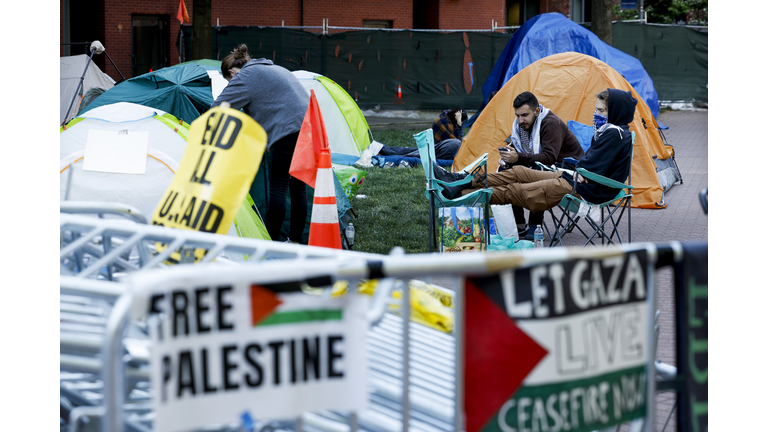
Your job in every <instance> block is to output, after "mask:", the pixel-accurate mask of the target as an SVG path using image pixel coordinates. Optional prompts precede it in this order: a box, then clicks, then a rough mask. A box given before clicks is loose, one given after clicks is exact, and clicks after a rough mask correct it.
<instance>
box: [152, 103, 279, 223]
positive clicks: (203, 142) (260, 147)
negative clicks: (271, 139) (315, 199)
mask: <svg viewBox="0 0 768 432" xmlns="http://www.w3.org/2000/svg"><path fill="white" fill-rule="evenodd" d="M266 143H267V133H266V132H265V131H264V129H263V128H262V127H261V126H260V125H259V124H258V123H257V122H256V121H254V120H253V119H252V118H251V117H250V116H248V115H246V114H244V113H243V112H241V111H238V110H234V109H231V108H223V107H215V108H211V109H210V110H209V111H207V112H206V113H205V114H203V115H202V116H200V117H198V118H197V120H195V121H193V122H192V124H191V126H190V128H189V136H188V137H187V148H186V150H185V151H184V156H183V157H182V159H181V164H180V165H179V170H178V171H177V172H176V175H175V176H174V178H173V181H172V182H171V184H170V185H169V186H168V189H167V190H166V191H165V194H164V195H163V198H162V199H161V200H160V203H159V204H158V206H157V208H156V209H155V213H154V214H153V215H152V224H153V225H162V226H167V227H172V228H182V229H189V230H195V231H203V232H212V233H217V234H226V233H227V231H228V230H229V226H230V225H231V224H232V221H233V220H234V219H235V215H236V213H237V210H238V208H239V207H240V205H241V203H242V202H243V200H244V199H245V195H246V194H247V193H248V188H249V187H250V185H251V182H252V181H253V178H254V176H255V175H256V171H257V170H258V167H259V165H260V164H261V158H262V157H263V155H264V149H265V148H266Z"/></svg>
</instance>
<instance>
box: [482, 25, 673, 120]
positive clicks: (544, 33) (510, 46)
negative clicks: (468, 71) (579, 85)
mask: <svg viewBox="0 0 768 432" xmlns="http://www.w3.org/2000/svg"><path fill="white" fill-rule="evenodd" d="M569 51H573V52H577V53H581V54H587V55H590V56H592V57H595V58H597V59H599V60H601V61H603V62H605V63H607V64H608V65H609V66H611V67H612V68H614V69H615V70H616V71H617V72H619V73H620V74H621V75H622V76H623V77H624V79H626V80H627V81H628V82H629V83H630V84H631V85H632V87H634V89H635V91H636V92H637V93H638V94H639V95H640V97H642V98H643V100H644V101H645V103H646V104H647V105H648V107H649V108H650V109H651V113H653V116H654V117H658V115H659V96H658V94H657V93H656V89H655V88H654V87H653V80H652V79H651V77H650V76H649V75H648V73H647V72H646V71H645V69H644V68H643V65H642V63H640V60H638V59H636V58H634V57H632V56H631V55H629V54H626V53H624V52H622V51H619V50H618V49H616V48H613V47H612V46H610V45H608V44H607V43H605V42H603V41H601V40H600V38H598V37H597V35H595V34H594V33H592V32H591V31H589V30H587V29H585V28H584V27H582V26H580V25H578V24H576V23H575V22H573V21H571V20H569V19H568V18H566V17H565V16H564V15H563V14H560V13H557V12H551V13H546V14H541V15H537V16H535V17H533V18H531V19H530V20H528V21H526V22H525V24H523V25H522V26H521V27H520V28H519V29H518V30H517V31H516V32H515V34H514V35H513V36H512V39H510V40H509V42H508V43H507V46H506V47H505V48H504V51H503V52H502V53H501V56H500V57H499V60H498V61H497V62H496V65H495V66H494V67H493V70H492V71H491V73H490V75H489V76H488V79H487V80H486V81H485V84H483V105H482V106H481V108H480V110H479V111H478V113H477V114H476V115H475V116H474V117H476V116H477V115H479V114H480V111H482V109H483V108H485V105H487V104H488V98H489V96H490V94H491V92H493V91H498V90H499V89H501V87H503V86H504V84H505V83H506V82H507V81H509V79H510V78H512V77H513V76H514V75H515V74H516V73H518V72H520V71H521V70H523V69H524V68H525V67H526V66H528V65H530V64H531V63H534V62H535V61H537V60H541V59H543V58H544V57H547V56H550V55H553V54H560V53H564V52H569ZM471 120H474V119H471ZM657 121H658V119H657ZM473 122H474V121H468V122H467V123H468V124H472V123H473ZM659 126H660V127H661V128H662V129H666V126H664V125H662V124H661V123H659Z"/></svg>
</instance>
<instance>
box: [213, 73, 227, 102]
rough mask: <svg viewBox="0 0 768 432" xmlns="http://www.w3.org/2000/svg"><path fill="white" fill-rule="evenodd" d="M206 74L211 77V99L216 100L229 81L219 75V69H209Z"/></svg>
mask: <svg viewBox="0 0 768 432" xmlns="http://www.w3.org/2000/svg"><path fill="white" fill-rule="evenodd" d="M208 76H209V77H210V78H211V93H212V94H213V100H216V99H218V97H219V95H220V94H221V92H222V90H224V87H226V86H227V84H229V82H228V81H227V80H226V79H225V78H224V77H223V76H221V72H219V71H215V70H209V71H208Z"/></svg>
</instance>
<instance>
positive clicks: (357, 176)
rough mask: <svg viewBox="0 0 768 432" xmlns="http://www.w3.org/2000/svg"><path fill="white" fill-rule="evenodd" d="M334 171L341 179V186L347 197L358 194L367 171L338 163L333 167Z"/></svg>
mask: <svg viewBox="0 0 768 432" xmlns="http://www.w3.org/2000/svg"><path fill="white" fill-rule="evenodd" d="M333 173H334V174H336V178H338V179H339V183H340V184H341V187H342V188H343V189H344V194H345V195H347V198H350V199H351V198H352V197H354V196H355V194H357V189H358V188H359V187H360V186H361V185H362V184H363V180H365V176H366V174H368V173H367V172H365V171H363V170H359V169H357V168H352V167H345V166H341V165H336V166H334V167H333Z"/></svg>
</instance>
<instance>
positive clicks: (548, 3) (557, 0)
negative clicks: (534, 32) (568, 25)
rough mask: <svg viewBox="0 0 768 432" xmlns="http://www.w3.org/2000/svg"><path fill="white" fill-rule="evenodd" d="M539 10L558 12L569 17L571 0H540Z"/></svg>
mask: <svg viewBox="0 0 768 432" xmlns="http://www.w3.org/2000/svg"><path fill="white" fill-rule="evenodd" d="M539 10H541V11H543V12H560V13H561V14H563V15H565V16H566V17H568V18H569V19H570V18H571V0H541V2H540V3H539Z"/></svg>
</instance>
